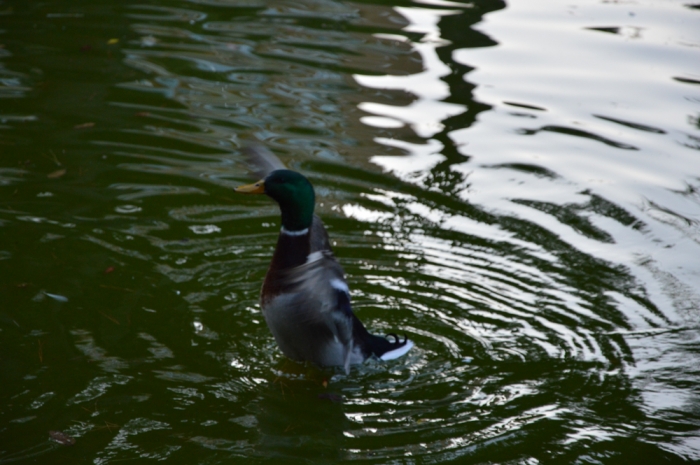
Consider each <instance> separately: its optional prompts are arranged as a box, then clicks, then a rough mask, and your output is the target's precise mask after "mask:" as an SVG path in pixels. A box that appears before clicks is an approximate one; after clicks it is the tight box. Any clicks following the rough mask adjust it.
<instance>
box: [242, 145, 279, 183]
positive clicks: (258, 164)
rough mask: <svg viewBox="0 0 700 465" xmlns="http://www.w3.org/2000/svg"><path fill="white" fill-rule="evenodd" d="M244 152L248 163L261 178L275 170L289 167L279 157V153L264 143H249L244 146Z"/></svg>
mask: <svg viewBox="0 0 700 465" xmlns="http://www.w3.org/2000/svg"><path fill="white" fill-rule="evenodd" d="M242 152H243V154H244V155H245V161H246V164H247V165H248V167H249V168H250V170H251V171H253V172H254V173H255V175H256V176H257V177H258V178H259V179H263V178H264V177H265V176H267V175H268V174H270V173H271V172H273V171H275V170H283V169H286V168H287V167H286V166H284V163H282V161H281V160H280V159H279V158H277V155H275V154H274V153H272V151H270V149H268V148H267V147H265V146H263V145H258V144H254V145H249V146H246V147H243V149H242Z"/></svg>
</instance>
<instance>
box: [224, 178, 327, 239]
mask: <svg viewBox="0 0 700 465" xmlns="http://www.w3.org/2000/svg"><path fill="white" fill-rule="evenodd" d="M236 192H240V193H243V194H267V195H268V196H270V197H272V198H273V199H274V200H275V201H277V203H278V204H279V206H280V211H281V212H282V226H283V227H284V229H286V230H287V231H301V230H303V229H306V228H309V227H310V226H311V221H312V220H313V216H314V205H315V203H316V196H315V194H314V188H313V186H312V185H311V183H310V182H309V180H308V179H306V178H305V177H304V176H303V175H301V174H299V173H297V172H296V171H290V170H275V171H273V172H271V173H270V174H268V175H267V176H266V177H265V179H262V180H260V181H258V182H256V183H254V184H248V185H247V186H241V187H237V188H236Z"/></svg>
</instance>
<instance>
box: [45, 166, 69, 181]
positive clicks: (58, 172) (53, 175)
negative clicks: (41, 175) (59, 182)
mask: <svg viewBox="0 0 700 465" xmlns="http://www.w3.org/2000/svg"><path fill="white" fill-rule="evenodd" d="M66 171H67V170H66V169H65V168H61V169H60V170H56V171H54V172H53V173H49V174H47V175H46V177H47V178H49V179H56V178H60V177H61V176H63V175H64V174H66Z"/></svg>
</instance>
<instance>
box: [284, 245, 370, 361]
mask: <svg viewBox="0 0 700 465" xmlns="http://www.w3.org/2000/svg"><path fill="white" fill-rule="evenodd" d="M285 281H286V284H287V286H289V287H290V288H291V289H293V292H294V293H295V294H296V298H295V300H296V303H297V305H299V308H300V309H304V315H303V316H300V317H301V318H305V319H307V321H308V322H310V323H311V322H313V323H316V324H318V323H322V324H323V326H324V327H326V328H327V329H328V330H329V331H330V334H331V335H332V338H333V339H334V340H335V341H336V342H337V343H338V344H339V345H340V347H341V348H342V349H341V351H342V353H341V354H339V355H340V356H339V357H338V358H339V359H338V360H337V362H339V363H334V364H340V365H343V366H344V368H345V371H346V372H347V373H349V372H350V364H351V363H357V362H359V361H362V360H363V359H364V358H363V357H362V356H361V355H358V354H356V353H355V351H354V350H353V326H354V324H355V323H354V320H355V315H354V314H353V312H352V307H351V305H350V290H349V288H348V285H347V283H346V282H345V277H344V275H343V269H342V268H341V266H340V264H338V262H337V261H336V260H335V257H333V254H332V253H331V252H330V251H328V250H323V251H314V252H312V253H311V254H310V255H309V258H308V260H307V262H306V263H305V264H303V265H301V266H298V267H296V268H293V269H291V270H288V271H287V272H285ZM329 342H330V341H329ZM358 357H359V358H360V359H359V360H355V359H354V358H358Z"/></svg>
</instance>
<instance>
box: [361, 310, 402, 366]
mask: <svg viewBox="0 0 700 465" xmlns="http://www.w3.org/2000/svg"><path fill="white" fill-rule="evenodd" d="M352 332H353V339H354V340H355V341H356V343H359V344H360V346H361V347H362V352H363V354H364V356H365V357H371V356H372V355H374V356H375V357H377V358H380V359H381V360H393V359H395V358H399V357H401V356H402V355H404V354H406V353H407V352H408V351H409V350H411V348H412V347H413V341H411V340H410V339H408V338H407V337H406V336H404V339H403V341H402V340H401V339H400V338H399V337H398V336H397V335H396V334H393V333H391V334H387V337H382V336H375V335H374V334H370V333H369V331H367V329H366V328H365V327H364V325H363V324H362V322H361V321H360V320H359V319H358V318H357V317H356V316H355V315H354V314H353V327H352ZM389 338H393V341H391V340H389Z"/></svg>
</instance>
